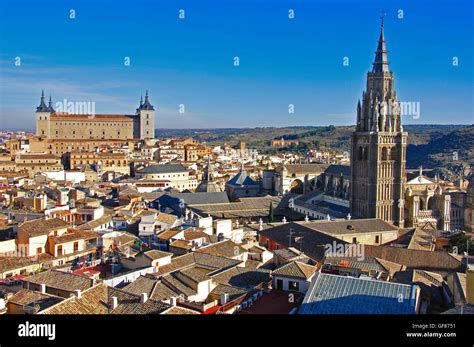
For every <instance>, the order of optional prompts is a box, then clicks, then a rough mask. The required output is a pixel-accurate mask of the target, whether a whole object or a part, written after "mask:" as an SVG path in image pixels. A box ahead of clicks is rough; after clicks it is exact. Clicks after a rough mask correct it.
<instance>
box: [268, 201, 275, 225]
mask: <svg viewBox="0 0 474 347" xmlns="http://www.w3.org/2000/svg"><path fill="white" fill-rule="evenodd" d="M268 218H269V219H270V223H273V219H274V218H273V203H272V202H271V201H270V207H269V209H268Z"/></svg>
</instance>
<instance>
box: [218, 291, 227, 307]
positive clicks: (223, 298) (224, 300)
mask: <svg viewBox="0 0 474 347" xmlns="http://www.w3.org/2000/svg"><path fill="white" fill-rule="evenodd" d="M228 302H229V293H222V294H221V297H220V302H219V304H220V305H221V306H224V305H225V304H227V303H228Z"/></svg>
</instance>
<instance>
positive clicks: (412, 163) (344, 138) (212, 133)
mask: <svg viewBox="0 0 474 347" xmlns="http://www.w3.org/2000/svg"><path fill="white" fill-rule="evenodd" d="M404 129H405V131H407V132H408V147H407V167H408V168H417V167H419V166H420V165H421V166H424V167H426V168H438V169H439V170H440V172H442V170H446V169H447V170H449V171H459V170H461V169H462V167H471V168H472V166H473V165H474V126H472V125H424V124H416V125H405V126H404ZM353 131H354V127H353V126H325V127H313V126H297V127H284V128H274V127H264V128H263V127H259V128H240V129H239V128H227V129H179V130H178V129H157V130H156V136H157V137H188V136H189V137H193V138H194V139H196V140H198V141H201V142H206V143H207V144H208V145H223V144H225V143H227V144H228V145H237V143H238V142H239V141H245V143H246V144H247V146H248V147H250V148H258V149H259V150H261V151H269V152H271V151H276V150H275V149H272V148H270V143H271V140H272V139H279V138H282V137H283V138H285V139H292V140H295V139H296V140H299V141H300V146H298V147H296V146H294V147H292V148H289V149H286V150H294V151H299V152H304V151H306V150H307V149H309V148H331V149H334V150H337V151H349V150H350V141H351V133H352V132H353ZM454 152H457V160H455V159H456V157H455V154H453V153H454Z"/></svg>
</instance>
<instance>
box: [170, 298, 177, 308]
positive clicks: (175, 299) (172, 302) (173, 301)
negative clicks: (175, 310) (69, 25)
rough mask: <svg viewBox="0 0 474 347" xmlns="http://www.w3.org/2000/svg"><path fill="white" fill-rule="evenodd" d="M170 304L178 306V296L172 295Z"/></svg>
mask: <svg viewBox="0 0 474 347" xmlns="http://www.w3.org/2000/svg"><path fill="white" fill-rule="evenodd" d="M170 304H171V306H176V304H177V298H176V296H172V297H171V298H170Z"/></svg>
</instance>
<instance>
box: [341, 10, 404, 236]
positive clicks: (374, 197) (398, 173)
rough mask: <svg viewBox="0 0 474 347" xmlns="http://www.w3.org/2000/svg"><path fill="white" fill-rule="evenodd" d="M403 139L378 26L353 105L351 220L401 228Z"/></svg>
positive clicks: (392, 82)
mask: <svg viewBox="0 0 474 347" xmlns="http://www.w3.org/2000/svg"><path fill="white" fill-rule="evenodd" d="M407 137H408V134H407V133H406V132H404V131H403V126H402V123H401V112H400V103H399V101H398V99H397V93H396V91H395V87H394V81H393V72H392V71H390V68H389V61H388V56H387V48H386V43H385V36H384V23H383V18H382V25H381V30H380V36H379V40H378V45H377V50H376V52H375V59H374V62H373V66H372V71H370V72H368V73H367V85H366V91H365V92H363V94H362V101H361V100H359V102H358V104H357V123H356V129H355V131H354V133H353V134H352V150H351V163H352V165H351V189H352V194H351V200H350V209H351V214H352V216H353V217H355V218H380V219H383V220H385V221H387V222H390V223H393V224H395V225H398V226H400V227H403V226H404V187H405V182H406V176H405V162H406V145H407Z"/></svg>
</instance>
